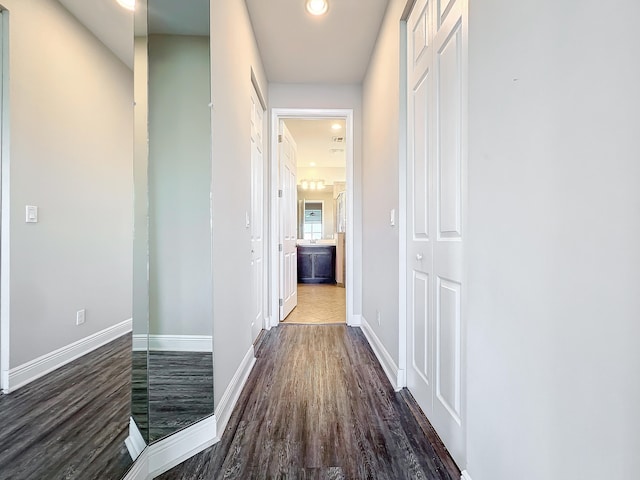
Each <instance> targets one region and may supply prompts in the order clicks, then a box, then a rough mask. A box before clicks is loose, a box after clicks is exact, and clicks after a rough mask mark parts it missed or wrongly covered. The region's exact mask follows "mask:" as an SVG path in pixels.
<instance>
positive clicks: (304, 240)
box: [270, 109, 354, 326]
mask: <svg viewBox="0 0 640 480" xmlns="http://www.w3.org/2000/svg"><path fill="white" fill-rule="evenodd" d="M271 125H272V155H271V159H272V160H271V179H272V182H271V187H272V203H271V204H272V211H271V218H272V222H271V225H272V231H271V238H272V263H271V264H272V265H273V268H272V278H271V282H270V283H271V293H272V295H271V298H272V305H273V308H272V312H271V318H272V322H271V325H272V326H276V325H278V324H280V323H281V322H283V323H309V324H328V323H346V324H348V325H351V324H353V323H354V322H353V255H352V252H353V228H352V225H353V111H352V110H290V109H287V110H284V109H274V110H273V112H272V124H271Z"/></svg>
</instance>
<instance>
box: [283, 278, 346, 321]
mask: <svg viewBox="0 0 640 480" xmlns="http://www.w3.org/2000/svg"><path fill="white" fill-rule="evenodd" d="M346 310H347V307H346V290H345V289H344V288H343V287H338V286H336V285H309V284H298V306H297V307H296V308H294V309H293V311H292V312H291V313H290V314H289V316H288V317H287V318H285V319H284V321H283V323H301V324H309V325H318V324H328V323H346Z"/></svg>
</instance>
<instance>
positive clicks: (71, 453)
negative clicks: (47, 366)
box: [0, 335, 131, 480]
mask: <svg viewBox="0 0 640 480" xmlns="http://www.w3.org/2000/svg"><path fill="white" fill-rule="evenodd" d="M130 365H131V335H126V336H123V337H120V338H119V339H117V340H115V341H113V342H111V343H109V344H108V345H105V346H103V347H101V348H99V349H97V350H95V351H93V352H91V353H89V354H88V355H85V356H84V357H82V358H79V359H78V360H75V361H73V362H71V363H69V364H67V365H65V366H64V367H62V368H60V369H58V370H56V371H54V372H52V373H50V374H48V375H46V376H44V377H42V378H40V379H38V380H36V381H34V382H32V383H30V384H29V385H27V386H25V387H22V388H20V389H19V390H17V391H16V392H14V393H11V394H9V395H3V396H0V479H2V480H40V479H42V480H59V479H77V480H89V479H92V480H93V479H100V480H119V479H121V478H122V476H123V475H124V474H125V473H126V471H127V469H128V468H129V466H130V465H131V458H130V457H129V453H128V452H127V449H126V447H125V445H124V441H125V439H126V438H127V435H128V426H129V415H130V399H131V394H130V389H131V367H130Z"/></svg>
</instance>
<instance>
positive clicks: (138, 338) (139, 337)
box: [131, 333, 149, 352]
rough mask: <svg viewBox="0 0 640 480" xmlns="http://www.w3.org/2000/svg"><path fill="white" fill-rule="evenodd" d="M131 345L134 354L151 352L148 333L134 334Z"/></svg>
mask: <svg viewBox="0 0 640 480" xmlns="http://www.w3.org/2000/svg"><path fill="white" fill-rule="evenodd" d="M131 343H132V347H133V351H134V352H146V351H147V350H149V335H147V334H146V333H134V334H133V335H132V338H131Z"/></svg>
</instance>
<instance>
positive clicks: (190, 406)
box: [149, 351, 213, 442]
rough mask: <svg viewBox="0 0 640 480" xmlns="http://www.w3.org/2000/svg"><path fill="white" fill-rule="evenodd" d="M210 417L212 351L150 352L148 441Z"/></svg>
mask: <svg viewBox="0 0 640 480" xmlns="http://www.w3.org/2000/svg"><path fill="white" fill-rule="evenodd" d="M209 415H213V356H212V354H211V352H158V351H152V352H149V420H150V421H149V423H150V425H151V429H150V431H149V437H150V438H149V440H150V441H151V442H155V441H157V440H159V439H161V438H163V437H166V436H167V435H170V434H172V433H175V432H177V431H178V430H181V429H182V428H185V427H188V426H189V425H191V424H193V423H194V422H197V421H198V420H202V419H203V418H204V417H207V416H209Z"/></svg>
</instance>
